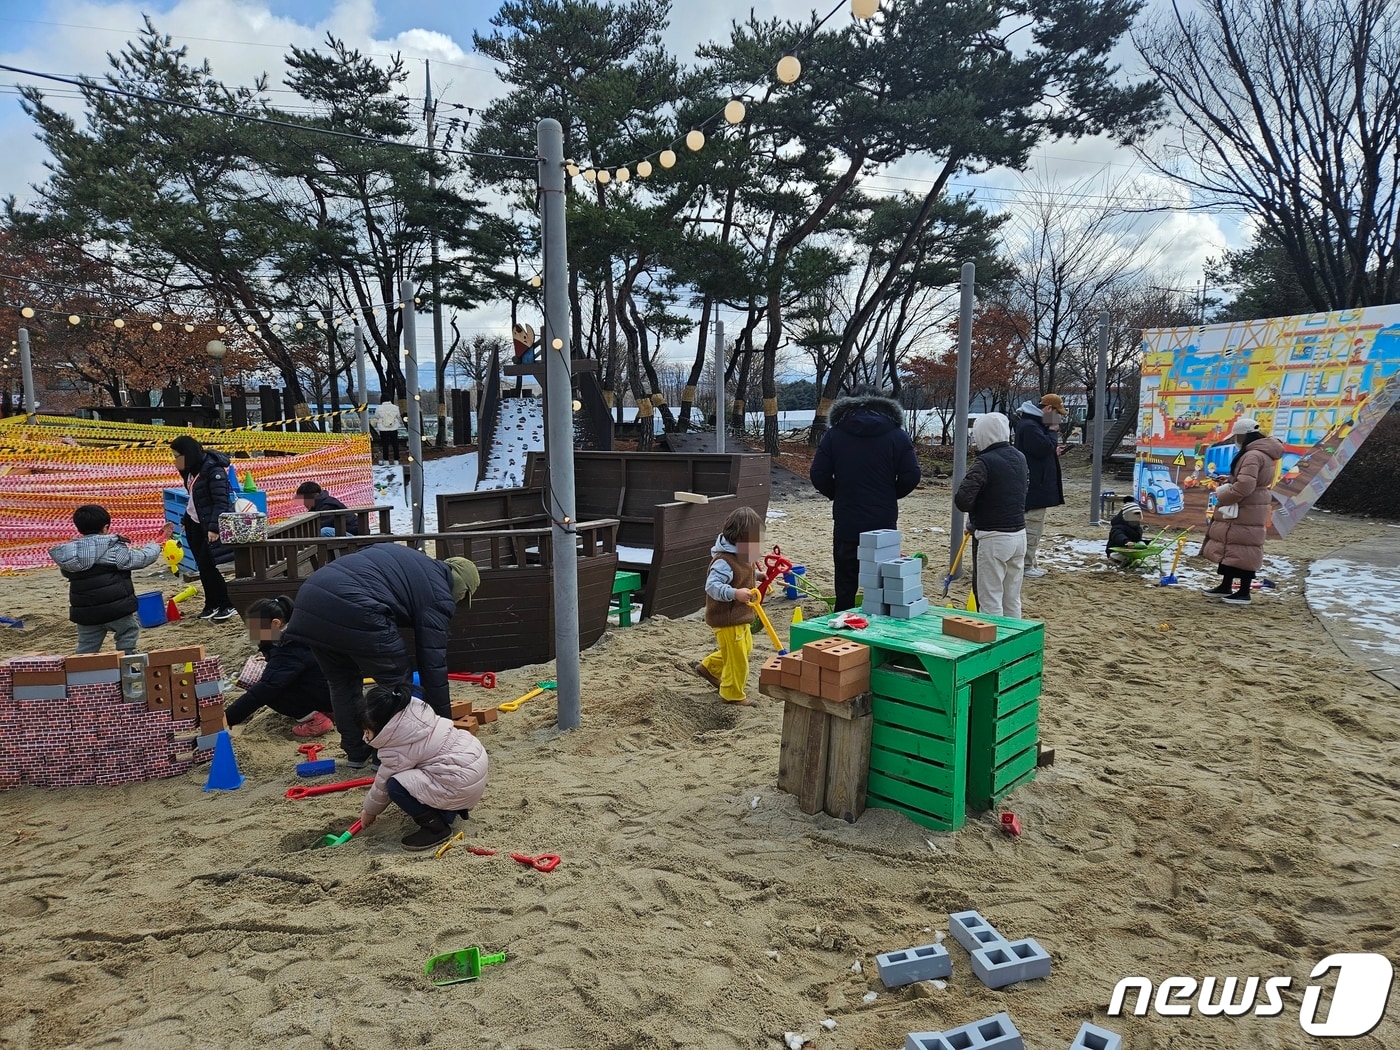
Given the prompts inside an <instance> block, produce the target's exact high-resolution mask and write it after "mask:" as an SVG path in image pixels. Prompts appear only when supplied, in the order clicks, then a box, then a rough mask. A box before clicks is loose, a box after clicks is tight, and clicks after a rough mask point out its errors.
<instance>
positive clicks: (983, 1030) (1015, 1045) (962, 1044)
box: [943, 1013, 1026, 1050]
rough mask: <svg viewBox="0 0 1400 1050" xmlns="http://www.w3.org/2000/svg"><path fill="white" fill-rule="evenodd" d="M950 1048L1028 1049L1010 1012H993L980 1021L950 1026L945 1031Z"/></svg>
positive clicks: (977, 1049) (983, 1049)
mask: <svg viewBox="0 0 1400 1050" xmlns="http://www.w3.org/2000/svg"><path fill="white" fill-rule="evenodd" d="M943 1041H944V1042H945V1043H947V1044H948V1050H1026V1044H1025V1042H1023V1041H1022V1039H1021V1033H1020V1032H1018V1031H1016V1026H1015V1025H1014V1024H1012V1023H1011V1016H1010V1015H1009V1014H1005V1013H1000V1014H992V1016H991V1017H984V1018H982V1020H980V1021H973V1022H972V1023H971V1024H965V1025H962V1026H961V1027H960V1028H948V1029H945V1030H944V1032H943Z"/></svg>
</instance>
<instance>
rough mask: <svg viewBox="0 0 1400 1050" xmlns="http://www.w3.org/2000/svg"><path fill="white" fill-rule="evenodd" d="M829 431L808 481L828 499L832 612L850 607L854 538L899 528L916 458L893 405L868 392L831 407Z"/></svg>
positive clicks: (856, 567)
mask: <svg viewBox="0 0 1400 1050" xmlns="http://www.w3.org/2000/svg"><path fill="white" fill-rule="evenodd" d="M827 421H828V423H829V424H830V429H829V430H828V431H827V432H826V434H825V436H823V437H822V440H821V444H820V445H818V446H817V454H816V455H815V456H814V457H813V458H812V469H811V471H810V472H809V475H808V476H809V477H810V478H811V480H812V486H813V487H814V488H815V489H816V490H817V491H818V492H820V493H821V494H822V495H823V496H825V497H826V498H827V499H829V500H831V520H832V542H831V555H832V561H833V562H834V563H835V569H836V608H837V609H838V610H841V609H849V608H851V607H853V606H854V605H855V604H856V588H857V586H858V584H859V582H860V579H859V577H860V534H861V533H862V532H869V531H871V530H872V529H893V528H895V527H897V526H898V525H899V501H900V500H901V499H903V498H904V497H905V496H907V495H909V493H911V492H913V491H914V486H915V485H917V484H918V483H919V460H918V457H917V456H915V455H914V443H913V442H912V441H911V440H910V439H909V435H908V434H907V433H905V431H904V427H903V423H904V412H903V410H902V409H901V408H900V407H899V402H898V401H895V400H893V399H892V398H888V397H882V396H881V395H880V394H879V393H877V392H875V391H873V390H868V389H867V390H861V391H857V392H856V393H855V394H853V395H852V396H850V397H843V398H841V399H840V400H839V401H837V402H836V403H835V404H834V405H832V406H831V412H830V413H829V414H828V415H827Z"/></svg>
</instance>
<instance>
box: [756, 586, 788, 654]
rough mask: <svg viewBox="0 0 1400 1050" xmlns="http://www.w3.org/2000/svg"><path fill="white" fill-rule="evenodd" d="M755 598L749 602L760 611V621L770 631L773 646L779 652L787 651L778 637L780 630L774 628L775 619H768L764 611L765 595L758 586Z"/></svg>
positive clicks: (757, 611) (769, 637) (769, 635)
mask: <svg viewBox="0 0 1400 1050" xmlns="http://www.w3.org/2000/svg"><path fill="white" fill-rule="evenodd" d="M753 594H754V599H753V601H751V602H749V604H750V605H752V606H753V610H754V612H756V613H758V622H759V623H761V624H763V629H764V630H765V631H767V632H768V639H769V641H771V642H772V643H773V648H774V649H776V650H778V652H779V653H786V652H787V649H786V648H784V646H783V643H782V641H781V640H780V639H779V638H778V632H777V631H775V630H773V621H771V620H770V619H768V614H767V613H766V612H764V611H763V595H762V594H761V593H760V592H759V590H758V589H757V588H754V592H753Z"/></svg>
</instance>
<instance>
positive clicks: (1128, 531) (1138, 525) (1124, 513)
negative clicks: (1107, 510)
mask: <svg viewBox="0 0 1400 1050" xmlns="http://www.w3.org/2000/svg"><path fill="white" fill-rule="evenodd" d="M1143 546H1146V544H1145V543H1144V542H1143V539H1142V507H1141V506H1139V505H1138V504H1136V503H1133V502H1132V501H1129V502H1127V503H1125V504H1123V509H1122V510H1120V511H1119V512H1118V513H1117V514H1115V515H1113V520H1112V521H1111V522H1109V525H1108V544H1107V546H1106V547H1105V548H1104V553H1105V554H1106V555H1107V556H1108V560H1109V561H1111V562H1113V564H1114V565H1127V564H1128V563H1129V558H1128V556H1127V555H1126V554H1123V553H1122V552H1121V551H1117V550H1114V548H1115V547H1143Z"/></svg>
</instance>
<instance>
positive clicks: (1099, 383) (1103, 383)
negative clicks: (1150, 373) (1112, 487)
mask: <svg viewBox="0 0 1400 1050" xmlns="http://www.w3.org/2000/svg"><path fill="white" fill-rule="evenodd" d="M1107 386H1108V311H1107V310H1101V311H1100V312H1099V363H1098V368H1097V369H1095V372H1094V473H1093V479H1092V480H1091V481H1090V482H1089V524H1090V525H1101V524H1103V514H1102V512H1101V510H1100V503H1101V502H1102V501H1101V500H1100V499H1099V497H1100V495H1101V494H1102V489H1103V439H1104V434H1106V433H1107V431H1106V430H1105V429H1104V422H1105V421H1106V420H1107V419H1108V405H1107V404H1106V403H1105V400H1104V397H1105V390H1106V388H1107Z"/></svg>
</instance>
